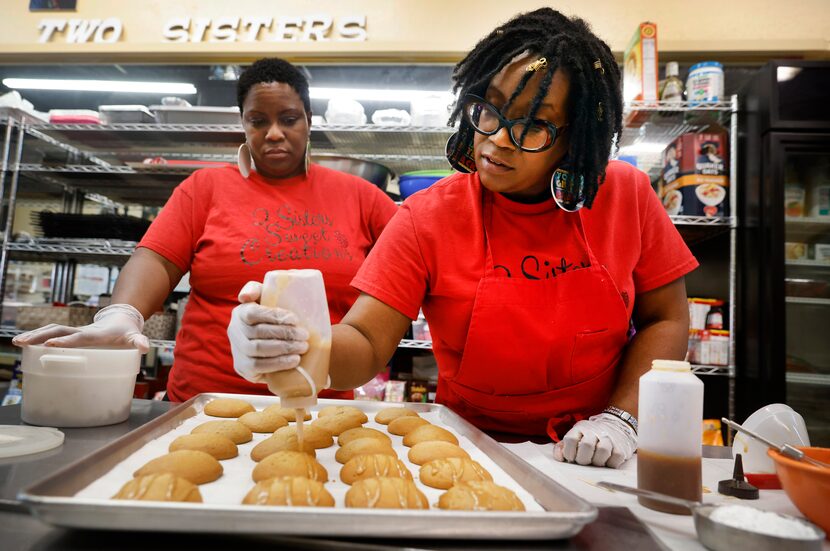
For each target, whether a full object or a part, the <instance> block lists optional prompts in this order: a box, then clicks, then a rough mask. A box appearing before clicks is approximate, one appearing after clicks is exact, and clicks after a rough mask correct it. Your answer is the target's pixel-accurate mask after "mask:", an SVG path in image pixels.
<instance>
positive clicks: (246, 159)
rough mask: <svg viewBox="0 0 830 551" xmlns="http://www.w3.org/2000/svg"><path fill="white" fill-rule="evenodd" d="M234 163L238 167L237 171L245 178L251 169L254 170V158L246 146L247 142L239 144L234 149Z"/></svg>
mask: <svg viewBox="0 0 830 551" xmlns="http://www.w3.org/2000/svg"><path fill="white" fill-rule="evenodd" d="M236 165H237V166H238V167H239V173H240V174H241V175H242V176H244V177H245V178H247V177H248V176H250V174H251V170H255V168H256V167H255V166H254V158H253V156H252V155H251V148H250V147H248V142H245V143H243V144H242V145H240V146H239V149H238V150H237V151H236Z"/></svg>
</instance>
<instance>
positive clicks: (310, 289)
mask: <svg viewBox="0 0 830 551" xmlns="http://www.w3.org/2000/svg"><path fill="white" fill-rule="evenodd" d="M259 302H260V304H261V305H262V306H268V307H272V308H273V307H279V308H285V309H286V310H290V311H291V312H293V313H294V314H295V315H296V316H297V317H298V318H299V324H300V325H301V326H302V327H305V328H306V329H307V330H308V332H309V334H310V337H309V339H308V352H306V353H305V354H303V355H302V356H301V357H300V365H299V367H297V368H296V369H291V370H287V371H278V372H276V373H272V374H270V375H268V377H267V379H268V390H270V391H271V392H273V393H274V394H276V395H277V396H279V397H280V403H282V405H283V407H286V408H309V407H311V406H313V405H315V404H316V403H317V393H318V392H319V391H320V390H323V389H324V388H328V386H329V356H330V354H331V318H329V306H328V299H327V297H326V288H325V285H324V284H323V274H322V273H320V271H319V270H273V271H271V272H268V273H267V274H265V279H264V280H263V283H262V297H261V298H260V301H259Z"/></svg>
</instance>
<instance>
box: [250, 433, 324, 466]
mask: <svg viewBox="0 0 830 551" xmlns="http://www.w3.org/2000/svg"><path fill="white" fill-rule="evenodd" d="M280 451H294V452H303V453H306V454H308V455H310V456H311V457H316V456H317V454H316V453H315V451H314V445H313V444H312V443H311V442H309V441H308V440H304V441H303V449H302V450H301V449H300V443H299V442H297V435H296V434H283V435H280V436H277V435H276V434H275V435H274V436H272V437H270V438H266V439H265V440H263V441H262V442H260V443H259V444H257V445H256V446H254V449H252V450H251V459H253V460H254V461H262V460H263V459H265V458H266V457H268V456H269V455H271V454H274V453H277V452H280Z"/></svg>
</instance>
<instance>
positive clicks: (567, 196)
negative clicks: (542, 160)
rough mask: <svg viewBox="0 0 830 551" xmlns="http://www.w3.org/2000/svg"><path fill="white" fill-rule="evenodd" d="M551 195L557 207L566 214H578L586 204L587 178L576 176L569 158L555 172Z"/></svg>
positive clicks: (552, 177)
mask: <svg viewBox="0 0 830 551" xmlns="http://www.w3.org/2000/svg"><path fill="white" fill-rule="evenodd" d="M550 194H551V195H552V196H553V200H554V201H555V202H556V205H557V206H558V207H559V208H560V209H562V210H564V211H566V212H576V211H578V210H579V209H581V208H582V206H583V205H584V204H585V178H584V177H583V176H582V175H581V174H574V172H573V171H572V170H571V167H570V164H569V163H568V158H567V157H565V159H564V160H563V162H562V164H561V165H560V166H559V168H557V169H556V170H555V171H553V176H551V178H550Z"/></svg>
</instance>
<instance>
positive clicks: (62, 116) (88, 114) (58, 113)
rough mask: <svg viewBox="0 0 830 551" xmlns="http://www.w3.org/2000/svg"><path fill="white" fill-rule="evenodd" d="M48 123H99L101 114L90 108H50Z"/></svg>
mask: <svg viewBox="0 0 830 551" xmlns="http://www.w3.org/2000/svg"><path fill="white" fill-rule="evenodd" d="M49 123H50V124H101V115H100V113H98V111H93V110H92V109H50V110H49Z"/></svg>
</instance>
